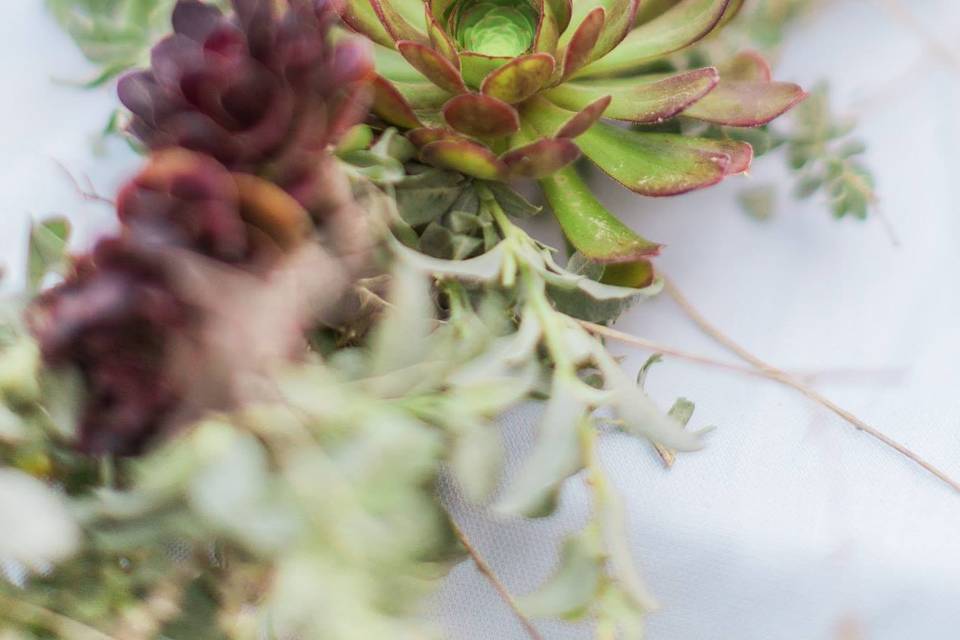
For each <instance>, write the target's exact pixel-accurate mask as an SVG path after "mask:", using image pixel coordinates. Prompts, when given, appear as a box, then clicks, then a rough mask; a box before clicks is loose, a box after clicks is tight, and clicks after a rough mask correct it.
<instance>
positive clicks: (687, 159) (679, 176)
mask: <svg viewBox="0 0 960 640" xmlns="http://www.w3.org/2000/svg"><path fill="white" fill-rule="evenodd" d="M566 113H567V112H565V111H563V110H562V109H559V108H557V107H553V106H552V105H551V106H550V108H543V103H542V102H538V103H537V108H536V109H528V110H525V111H524V117H525V118H529V119H530V120H531V121H532V122H533V124H534V126H535V127H537V129H538V130H540V131H549V130H551V129H554V128H555V127H559V126H561V125H562V124H563V122H564V121H565V119H566V115H565V114H566ZM716 143H717V141H714V140H706V139H701V138H688V137H685V136H681V135H676V134H667V133H639V132H636V131H630V130H626V129H621V128H619V127H614V126H612V125H608V124H605V123H603V122H598V123H597V124H595V125H594V126H593V127H592V128H591V129H590V130H589V131H587V132H586V133H584V134H582V135H581V136H580V137H578V138H577V146H579V147H580V150H581V151H583V153H584V154H585V155H586V156H587V157H589V158H590V159H591V160H593V162H594V163H596V164H597V166H599V167H600V168H601V169H602V170H603V171H604V172H605V173H607V174H608V175H610V176H611V177H612V178H614V179H615V180H617V181H618V182H620V183H621V184H622V185H623V186H625V187H627V188H628V189H630V190H632V191H636V192H637V193H640V194H643V195H648V196H669V195H677V194H681V193H685V192H687V191H692V190H693V189H700V188H702V187H707V186H710V185H713V184H716V183H717V182H719V181H721V180H722V179H723V178H724V176H725V175H726V174H727V169H728V168H729V167H730V166H731V157H730V155H729V154H728V153H723V152H722V151H720V150H719V149H720V148H721V147H720V146H718V145H717V144H716ZM738 144H742V143H738ZM744 146H746V147H747V148H749V145H744Z"/></svg>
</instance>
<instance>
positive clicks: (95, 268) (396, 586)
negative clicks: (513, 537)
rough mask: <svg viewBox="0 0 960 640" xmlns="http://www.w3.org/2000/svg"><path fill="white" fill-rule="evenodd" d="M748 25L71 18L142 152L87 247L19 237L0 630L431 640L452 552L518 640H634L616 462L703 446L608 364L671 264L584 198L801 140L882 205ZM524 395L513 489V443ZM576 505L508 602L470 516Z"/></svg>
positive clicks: (551, 7)
mask: <svg viewBox="0 0 960 640" xmlns="http://www.w3.org/2000/svg"><path fill="white" fill-rule="evenodd" d="M743 4H744V3H743V2H740V1H738V0H646V1H645V2H638V0H575V1H574V2H571V1H570V0H429V1H428V2H420V1H418V0H339V1H335V0H231V1H230V2H213V1H202V0H178V1H177V2H171V1H169V0H50V2H49V5H50V8H51V10H52V12H53V14H54V16H55V17H56V18H57V19H58V20H60V22H61V23H62V24H63V25H64V26H65V27H66V28H67V29H68V31H70V33H71V34H72V35H73V36H74V38H75V39H76V41H77V43H78V45H79V46H80V47H81V49H82V50H83V52H84V53H85V54H86V55H87V56H88V57H89V58H90V59H91V60H93V61H94V62H95V63H97V64H99V65H100V66H101V68H102V73H101V74H100V75H99V76H98V77H97V78H95V79H94V80H93V81H92V82H91V84H92V85H98V84H104V83H109V82H112V81H113V79H114V78H116V77H117V76H119V79H118V81H117V83H116V89H117V93H118V98H119V102H120V103H121V104H122V108H121V109H119V110H118V112H117V113H116V114H114V116H113V117H112V118H111V120H110V124H109V126H108V132H109V133H111V134H114V135H122V136H124V137H125V138H126V139H127V140H128V141H129V142H130V144H131V145H133V146H134V147H135V148H136V149H137V150H138V151H139V152H140V153H142V154H143V160H142V164H141V166H140V167H139V168H131V172H132V173H134V175H133V177H132V178H131V179H130V180H129V181H128V182H127V183H126V184H125V185H124V186H123V187H122V189H121V190H120V191H119V193H118V194H116V198H115V200H114V199H112V198H111V199H109V200H110V201H111V206H112V207H114V209H115V211H116V220H117V224H116V228H115V230H114V231H113V232H111V233H110V234H108V235H106V236H104V237H102V238H100V239H99V240H98V241H97V242H96V243H94V244H93V245H92V246H89V247H82V248H80V249H71V248H69V247H70V245H69V242H68V241H69V233H70V228H71V225H70V222H68V221H67V220H65V219H49V220H45V221H41V222H39V223H37V224H36V225H35V226H34V228H33V230H32V233H31V238H30V257H29V264H28V276H29V278H28V280H29V290H28V291H26V292H24V294H23V295H20V296H17V297H16V298H14V299H10V300H8V301H6V302H5V304H4V307H3V311H4V313H3V316H2V324H0V456H2V461H3V467H2V469H0V508H2V509H3V511H4V512H6V513H16V514H18V515H17V517H16V518H15V519H11V520H10V521H9V522H8V523H7V526H6V527H5V530H4V531H3V532H0V560H3V561H4V563H5V564H4V565H3V566H4V569H5V573H6V577H7V579H6V580H4V581H0V633H2V635H0V637H2V638H4V639H5V640H6V639H8V638H9V639H10V640H14V639H16V640H28V639H41V638H44V639H45V638H71V639H77V640H106V639H108V638H110V639H115V640H135V639H144V640H146V639H148V638H170V639H177V640H180V639H187V638H190V639H194V638H202V639H217V638H224V639H227V638H231V639H250V640H254V639H256V640H259V639H261V638H271V639H277V640H281V639H282V640H287V639H291V640H292V639H297V640H300V639H303V640H307V639H314V638H316V639H321V638H322V639H324V640H354V639H356V640H361V639H362V640H369V639H370V638H409V639H414V638H416V639H421V638H435V637H436V638H440V637H445V635H444V632H443V630H442V629H441V628H438V625H436V624H435V623H433V622H431V617H430V616H429V615H424V606H425V602H427V598H428V596H429V594H430V593H431V592H432V590H434V589H435V588H436V586H437V585H438V583H439V582H440V581H441V580H442V579H443V576H444V575H445V574H446V573H447V572H448V571H449V570H450V568H451V567H452V566H453V565H454V564H455V563H457V562H460V561H461V560H463V559H464V557H465V556H470V560H471V561H472V562H475V563H476V565H477V567H478V568H479V570H480V571H482V572H483V573H484V575H485V576H486V577H487V578H488V579H489V580H490V582H491V588H495V589H496V590H497V591H498V592H499V593H500V595H501V596H502V597H503V598H504V600H505V601H506V602H507V604H508V605H509V606H510V607H511V609H512V610H513V612H514V613H515V615H516V616H517V618H518V620H519V621H520V623H521V624H522V627H523V629H524V631H525V632H526V633H527V634H528V635H529V636H530V637H531V638H541V637H543V636H541V635H540V632H539V631H538V629H537V620H540V619H562V620H567V621H576V620H589V621H590V622H591V625H592V627H591V628H592V629H593V630H594V633H595V637H596V638H598V639H604V640H608V639H613V638H626V639H629V638H640V637H642V633H643V622H644V617H645V615H646V614H647V613H648V612H650V611H652V610H653V609H654V608H655V607H656V603H655V599H654V596H653V595H652V594H653V593H654V592H655V585H654V586H653V588H652V589H650V588H648V586H647V585H646V584H645V582H644V581H643V579H642V578H641V575H640V572H639V570H638V568H637V567H638V564H637V560H636V559H635V558H633V557H632V555H631V550H630V545H629V544H628V543H627V539H626V523H625V517H624V511H623V506H622V498H621V497H620V496H619V495H617V493H616V492H615V490H613V488H612V487H611V485H610V482H609V481H608V480H607V478H606V475H605V472H604V468H603V466H602V464H601V463H600V461H599V459H598V456H597V448H596V447H597V440H598V438H601V437H602V435H603V433H604V432H605V431H610V430H616V431H619V432H623V433H627V434H631V435H633V436H635V437H638V438H643V439H646V440H649V441H650V442H652V443H653V444H655V445H656V451H657V452H658V454H659V455H660V456H661V457H662V459H663V460H664V463H665V466H667V467H669V465H670V464H672V463H673V461H674V459H675V456H676V455H678V454H680V453H681V452H688V451H694V450H697V449H699V448H701V447H703V446H704V445H705V444H707V443H706V442H705V439H704V434H705V432H706V431H707V430H706V429H704V428H702V427H701V428H696V427H691V426H690V425H689V423H690V422H691V421H694V422H697V420H694V419H693V414H694V405H693V403H691V402H690V401H688V400H685V399H679V400H677V401H676V403H675V404H673V406H672V407H669V408H667V409H666V410H663V409H662V408H660V407H658V406H657V405H656V404H655V403H654V402H653V401H652V400H651V399H650V398H649V397H648V396H647V395H646V394H645V392H644V390H643V382H644V378H645V376H646V374H647V372H648V369H649V366H650V365H652V364H654V363H655V362H656V360H657V359H658V356H654V357H652V358H651V360H650V361H649V362H648V365H647V366H645V367H644V368H643V370H642V371H640V372H639V375H638V372H636V371H629V370H626V369H625V368H624V367H623V366H621V363H620V362H619V361H618V359H617V358H615V357H614V356H613V355H612V354H611V353H610V352H609V351H608V349H607V347H606V345H605V342H604V339H620V340H624V339H626V340H628V341H629V340H630V338H629V336H623V334H619V333H617V332H616V331H614V330H612V329H610V328H609V327H608V325H609V324H610V323H612V322H613V321H614V320H616V318H617V317H618V316H619V315H620V314H622V313H623V312H624V311H625V310H626V309H627V308H628V307H630V306H631V305H633V304H635V303H637V302H640V301H642V300H644V299H645V298H649V297H651V296H655V295H658V294H659V293H660V292H661V290H662V289H663V288H664V284H665V280H664V278H663V277H662V275H661V274H660V273H659V272H658V269H657V266H656V257H657V255H658V254H659V253H660V252H661V251H662V250H663V247H662V245H661V244H659V243H658V242H657V241H656V240H651V239H647V238H645V237H643V236H642V235H640V234H639V233H638V232H637V231H636V230H635V229H634V228H633V227H632V226H631V225H630V224H628V222H629V220H625V219H626V217H627V216H626V215H625V213H626V212H620V211H611V210H609V209H608V208H607V207H606V206H604V204H602V203H601V201H600V200H599V199H598V198H597V196H596V195H595V192H594V190H593V186H592V185H593V184H594V182H595V181H594V179H593V174H595V173H597V172H598V171H599V172H602V173H605V174H606V175H608V176H609V177H610V178H612V179H613V180H614V181H616V182H617V183H619V184H620V185H622V186H623V187H624V188H626V189H629V190H630V191H633V192H635V193H637V194H639V195H641V196H647V197H666V196H673V195H678V194H681V193H685V192H688V191H691V190H695V189H704V188H709V187H710V186H712V185H715V184H717V183H718V182H721V181H723V180H727V179H736V177H737V176H739V175H741V174H744V173H746V172H747V171H748V170H749V168H750V166H751V163H752V162H753V161H754V158H755V156H758V155H760V154H762V153H766V152H767V151H769V150H771V149H774V148H778V147H781V148H785V149H786V153H787V156H788V159H789V162H790V163H791V166H792V167H793V168H794V169H795V170H796V172H797V190H798V192H799V193H800V195H811V194H813V193H815V192H819V193H825V194H827V196H828V197H829V201H830V204H831V207H832V210H833V212H834V214H835V215H836V216H838V217H842V216H844V215H847V214H851V215H854V216H857V217H864V216H865V215H866V214H867V212H868V209H869V206H870V204H871V202H872V199H873V196H872V191H871V189H870V178H869V173H868V172H867V171H866V169H865V168H864V167H863V165H862V164H861V163H860V161H859V160H858V156H859V154H860V153H861V152H862V147H861V145H860V144H859V143H858V142H856V141H855V140H851V139H850V138H849V131H850V129H849V127H848V126H847V125H846V124H844V123H836V122H835V121H834V120H833V118H832V117H831V116H830V112H829V108H828V103H827V100H826V94H825V92H824V91H823V90H822V89H817V90H816V91H815V92H814V93H813V94H812V95H809V94H808V92H807V91H805V90H804V89H803V88H801V87H799V86H797V85H796V84H793V83H790V82H785V81H781V80H778V79H774V77H773V75H772V73H771V69H770V66H769V65H768V63H767V61H766V59H765V57H764V55H762V54H761V53H759V52H758V51H756V50H755V49H754V48H751V47H756V46H760V47H763V48H766V49H767V50H770V49H771V48H772V47H773V46H774V45H775V43H776V42H777V41H778V40H779V38H780V35H781V34H780V31H779V28H780V25H781V23H782V22H783V21H784V20H785V19H786V18H787V17H790V16H793V15H797V14H799V13H801V12H802V10H803V9H804V4H805V3H803V2H798V1H797V0H790V1H780V2H775V1H773V0H770V1H768V2H758V3H756V5H754V6H752V7H749V8H748V9H746V10H743V11H741V9H742V7H741V5H743ZM738 13H739V14H742V15H740V16H739V17H738ZM771 25H776V26H777V29H776V30H773V28H772V27H771ZM791 110H793V112H794V114H793V115H794V117H793V119H792V120H791V121H790V126H784V127H781V128H776V127H775V126H773V125H771V123H773V122H774V121H776V120H777V119H778V118H780V117H781V116H783V115H784V114H786V113H787V112H790V111H791ZM762 189H765V187H764V188H762ZM743 201H744V204H745V205H746V207H747V209H748V210H749V211H750V212H751V213H754V214H758V213H763V212H768V209H769V193H768V192H767V191H765V190H757V189H754V190H751V191H748V192H745V193H744V195H743ZM534 216H540V217H543V218H547V219H550V220H551V221H555V223H556V225H557V226H558V227H559V229H560V230H561V231H562V234H563V237H564V238H565V241H566V246H565V247H561V248H560V249H563V250H562V251H561V250H558V249H556V248H553V247H550V246H547V245H546V244H544V243H543V242H542V241H540V240H538V239H537V238H535V237H534V236H532V235H531V234H530V233H529V232H528V231H527V230H526V229H527V228H528V225H527V223H526V219H528V218H531V217H534ZM552 223H553V222H551V224H552ZM695 232H696V230H695V229H692V230H691V233H695ZM633 341H634V343H638V341H637V340H636V339H633ZM641 346H642V344H641ZM680 355H682V354H680ZM754 364H756V363H754ZM758 366H760V368H761V370H763V366H764V365H762V363H760V365H758ZM763 371H764V373H765V374H766V375H768V376H771V377H775V378H777V379H779V380H781V381H782V382H786V383H788V384H792V379H791V378H789V377H788V376H786V374H783V373H782V372H779V371H777V370H774V369H772V368H769V367H767V368H766V369H765V370H763ZM798 388H801V390H802V387H800V386H798ZM528 403H537V404H539V405H542V417H541V419H540V421H539V423H538V425H537V426H536V430H537V437H536V444H535V446H534V448H533V450H532V451H531V453H530V454H529V456H527V458H526V459H525V460H524V462H523V465H522V467H521V468H520V469H519V471H517V472H516V473H514V474H511V475H510V477H509V478H506V479H504V477H503V472H502V466H503V460H504V444H503V442H502V439H501V437H500V431H499V429H498V420H499V419H500V418H501V417H502V416H503V415H504V414H505V413H507V412H508V411H510V410H511V409H513V408H515V407H517V406H519V405H522V404H528ZM864 426H866V425H864ZM573 479H580V480H582V481H584V482H585V483H586V486H587V488H588V490H589V494H590V497H591V516H590V518H589V520H588V521H587V523H586V524H585V526H584V527H583V528H582V530H580V531H577V532H575V533H574V534H572V535H571V536H570V537H569V538H568V539H567V540H566V541H565V542H564V543H563V545H562V548H561V549H559V561H558V565H557V567H556V570H555V573H554V575H553V576H552V577H551V578H550V579H548V580H547V581H546V582H545V583H544V584H543V585H542V586H541V587H540V588H539V589H537V590H536V591H533V592H531V593H523V594H512V593H510V592H509V591H507V590H506V588H505V587H504V586H503V584H502V583H501V582H500V581H499V580H498V578H497V576H496V575H495V574H494V572H493V571H492V569H490V567H489V566H488V565H487V564H486V563H485V562H484V560H483V558H482V557H481V556H480V555H479V553H478V552H477V550H476V549H475V548H474V547H473V545H471V543H470V540H469V539H468V537H467V536H466V535H465V534H464V532H463V531H462V530H461V529H460V527H459V526H458V524H457V523H456V522H455V520H454V519H453V518H452V517H451V516H450V513H449V505H450V504H451V502H452V501H455V500H464V501H468V502H470V503H471V504H473V505H476V506H477V508H479V509H482V510H484V512H486V513H489V514H492V515H495V516H496V517H499V518H505V519H509V518H539V517H544V516H547V515H549V514H550V513H551V512H552V511H553V509H554V508H555V506H556V504H557V501H558V500H559V494H560V490H561V489H562V487H563V486H564V485H565V484H566V483H568V482H573V481H577V480H573Z"/></svg>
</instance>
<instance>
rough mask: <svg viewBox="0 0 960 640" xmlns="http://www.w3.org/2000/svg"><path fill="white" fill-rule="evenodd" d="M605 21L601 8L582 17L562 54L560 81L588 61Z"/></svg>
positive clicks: (604, 14)
mask: <svg viewBox="0 0 960 640" xmlns="http://www.w3.org/2000/svg"><path fill="white" fill-rule="evenodd" d="M605 19H606V13H605V11H604V9H603V7H597V8H595V9H593V10H592V11H591V12H590V13H588V14H587V15H586V16H584V18H583V21H582V22H581V23H580V25H579V26H578V27H577V30H576V31H575V32H574V34H573V36H571V38H570V41H569V42H568V43H567V44H566V49H565V50H564V52H563V54H562V60H563V69H562V74H561V80H566V79H567V78H569V77H570V76H572V75H573V74H574V73H576V72H577V71H578V70H580V68H581V67H583V66H584V65H585V64H587V63H588V62H589V61H590V55H591V54H592V53H593V49H594V47H595V46H596V44H597V40H598V39H599V38H600V32H601V30H602V29H603V23H604V20H605Z"/></svg>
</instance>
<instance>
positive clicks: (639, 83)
mask: <svg viewBox="0 0 960 640" xmlns="http://www.w3.org/2000/svg"><path fill="white" fill-rule="evenodd" d="M719 81H720V77H719V75H718V74H717V71H716V69H713V68H711V67H707V68H704V69H695V70H693V71H685V72H683V73H678V74H676V75H673V76H669V77H667V78H657V79H653V80H650V79H644V78H642V77H641V78H636V79H633V78H631V79H628V80H623V81H606V82H603V81H594V82H567V83H564V84H562V85H560V86H558V87H555V88H553V89H550V90H549V91H547V92H545V93H544V96H545V97H546V98H547V99H548V100H550V101H551V102H553V103H554V104H556V105H559V106H561V107H563V108H564V109H570V110H572V111H576V110H579V109H583V108H585V107H586V106H587V105H589V104H590V103H591V102H593V101H595V100H597V99H599V98H601V97H602V96H607V95H608V96H610V97H611V102H610V106H609V107H607V109H606V111H604V114H603V115H604V116H605V117H607V118H613V119H615V120H625V121H628V122H637V123H656V122H662V121H663V120H667V119H668V118H672V117H673V116H675V115H677V114H678V113H680V112H681V111H683V110H684V109H687V108H688V107H690V105H696V103H697V101H698V100H701V99H704V96H710V95H712V92H711V90H713V91H716V89H714V87H716V86H717V83H718V82H719Z"/></svg>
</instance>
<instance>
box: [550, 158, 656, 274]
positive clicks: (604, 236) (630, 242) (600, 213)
mask: <svg viewBox="0 0 960 640" xmlns="http://www.w3.org/2000/svg"><path fill="white" fill-rule="evenodd" d="M540 185H541V187H542V188H543V192H544V194H545V195H546V196H547V201H548V202H549V203H550V208H551V209H552V210H553V214H554V215H555V216H556V218H557V221H558V222H559V223H560V226H561V228H563V233H564V235H565V236H566V237H567V239H568V240H569V241H570V243H571V244H572V245H573V246H574V247H575V248H576V249H577V251H579V252H580V253H581V254H582V255H584V256H585V257H586V258H588V259H590V260H592V261H594V262H601V263H608V262H631V261H633V260H637V259H638V258H641V257H647V256H652V255H656V254H657V253H658V252H659V250H660V245H658V244H656V243H654V242H650V241H649V240H647V239H646V238H643V237H641V236H639V235H637V234H636V233H635V232H634V231H633V230H632V229H630V228H629V227H627V226H626V225H625V224H623V223H622V222H620V220H618V219H617V218H616V216H614V215H613V214H612V213H610V212H609V211H607V209H606V208H605V207H604V206H603V205H602V204H601V203H600V201H599V200H597V198H596V197H595V196H594V195H593V192H592V191H591V190H590V188H589V187H588V186H587V185H586V184H585V183H584V182H583V179H582V178H580V176H579V175H578V174H577V171H576V169H575V168H573V167H568V168H566V169H562V170H561V171H558V172H557V173H556V174H554V175H552V176H550V177H548V178H544V179H543V180H541V181H540Z"/></svg>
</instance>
